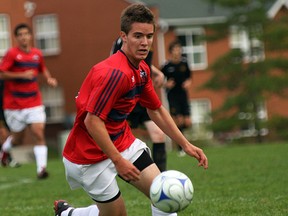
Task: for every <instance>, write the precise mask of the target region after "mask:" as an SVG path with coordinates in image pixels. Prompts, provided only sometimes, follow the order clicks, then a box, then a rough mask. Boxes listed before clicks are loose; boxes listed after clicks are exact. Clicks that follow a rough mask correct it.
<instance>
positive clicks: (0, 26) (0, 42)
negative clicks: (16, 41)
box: [0, 14, 11, 56]
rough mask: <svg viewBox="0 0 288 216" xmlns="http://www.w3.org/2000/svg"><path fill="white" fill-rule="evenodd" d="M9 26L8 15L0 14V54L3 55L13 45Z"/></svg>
mask: <svg viewBox="0 0 288 216" xmlns="http://www.w3.org/2000/svg"><path fill="white" fill-rule="evenodd" d="M8 26H10V24H9V19H8V16H7V15H4V14H0V56H3V55H4V54H5V53H6V51H7V50H8V48H9V47H10V45H11V41H10V33H9V28H8Z"/></svg>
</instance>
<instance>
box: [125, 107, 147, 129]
mask: <svg viewBox="0 0 288 216" xmlns="http://www.w3.org/2000/svg"><path fill="white" fill-rule="evenodd" d="M150 120H151V119H150V117H149V115H148V113H147V110H146V108H145V107H143V106H141V105H140V104H137V105H136V107H135V108H134V110H133V111H132V112H131V113H130V114H129V116H128V117H127V121H128V124H129V126H130V128H132V129H136V128H138V127H140V126H141V125H143V124H144V122H146V121H150Z"/></svg>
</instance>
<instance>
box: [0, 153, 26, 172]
mask: <svg viewBox="0 0 288 216" xmlns="http://www.w3.org/2000/svg"><path fill="white" fill-rule="evenodd" d="M0 158H1V166H3V167H6V166H10V167H13V168H17V167H20V166H21V164H20V163H18V162H17V161H15V160H13V158H12V156H11V154H10V153H9V152H3V151H1V152H0Z"/></svg>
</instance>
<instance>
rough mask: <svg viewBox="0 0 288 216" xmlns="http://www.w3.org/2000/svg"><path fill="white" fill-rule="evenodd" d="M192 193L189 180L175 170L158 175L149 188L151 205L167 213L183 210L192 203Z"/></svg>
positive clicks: (192, 189) (191, 185)
mask: <svg viewBox="0 0 288 216" xmlns="http://www.w3.org/2000/svg"><path fill="white" fill-rule="evenodd" d="M193 193H194V188H193V184H192V182H191V180H190V179H189V178H188V177H187V176H186V175H185V174H184V173H182V172H179V171H176V170H168V171H164V172H162V173H160V174H159V175H158V176H156V178H155V179H154V180H153V182H152V185H151V187H150V199H151V202H152V204H153V205H154V206H155V207H156V208H158V209H160V210H161V211H163V212H167V213H172V212H179V211H182V210H183V209H185V208H186V207H187V206H188V205H189V204H190V203H191V202H192V198H193Z"/></svg>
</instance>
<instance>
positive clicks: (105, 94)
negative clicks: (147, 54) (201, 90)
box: [63, 51, 161, 164]
mask: <svg viewBox="0 0 288 216" xmlns="http://www.w3.org/2000/svg"><path fill="white" fill-rule="evenodd" d="M138 101H139V102H140V104H141V105H142V106H144V107H147V108H149V109H157V108H159V107H160V106H161V101H160V100H159V98H158V96H157V94H156V93H155V91H154V88H153V85H152V80H151V78H150V69H149V67H148V65H147V64H146V63H145V62H144V61H142V62H141V63H140V65H139V68H135V67H134V66H133V65H132V64H131V63H130V62H129V60H128V59H127V57H126V56H125V54H124V53H122V52H121V51H118V52H117V53H116V54H114V55H112V56H110V57H109V58H108V59H106V60H104V61H102V62H100V63H99V64H97V65H95V66H94V67H93V68H92V69H91V71H90V72H89V74H88V76H87V77H86V79H85V80H84V82H83V84H82V86H81V88H80V91H79V94H78V96H77V98H76V105H77V116H76V120H75V123H74V126H73V128H72V130H71V132H70V135H69V137H68V140H67V143H66V145H65V148H64V152H63V155H64V157H65V158H67V159H68V160H70V161H71V162H74V163H77V164H92V163H96V162H98V161H101V160H104V159H106V158H107V156H106V155H105V154H104V153H103V152H102V150H101V149H100V147H99V146H98V145H97V143H96V142H95V141H94V140H93V139H92V137H91V136H90V135H89V133H88V131H87V129H86V127H85V125H84V119H85V117H86V114H87V112H90V113H92V114H94V115H96V116H98V117H99V118H101V119H102V120H103V121H104V122H105V126H106V129H107V131H108V133H109V135H110V138H111V140H112V141H113V143H114V145H115V146H116V148H117V149H118V151H119V152H122V151H124V150H125V149H127V148H128V147H129V146H130V145H131V144H132V143H133V141H134V140H135V137H134V135H133V134H132V132H131V129H130V127H129V125H128V123H127V121H126V118H127V116H128V115H129V113H130V112H131V111H132V110H133V108H134V106H135V105H136V103H137V102H138Z"/></svg>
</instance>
